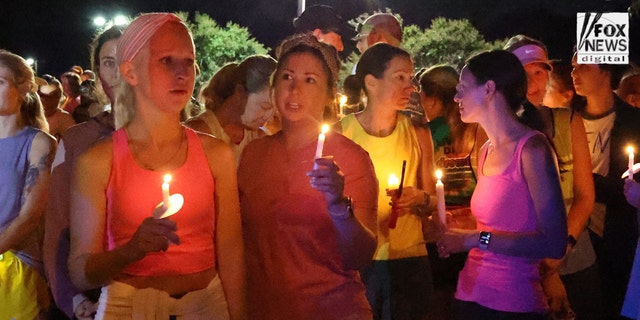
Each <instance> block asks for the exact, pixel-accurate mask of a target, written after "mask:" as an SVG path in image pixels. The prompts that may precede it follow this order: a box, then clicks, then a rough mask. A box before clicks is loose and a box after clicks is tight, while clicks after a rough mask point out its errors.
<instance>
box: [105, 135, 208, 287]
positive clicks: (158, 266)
mask: <svg viewBox="0 0 640 320" xmlns="http://www.w3.org/2000/svg"><path fill="white" fill-rule="evenodd" d="M183 130H185V134H186V136H187V142H188V147H187V148H188V154H187V159H186V161H185V163H184V164H183V165H182V166H181V167H179V168H177V169H175V170H173V171H171V172H156V171H150V170H146V169H143V168H142V167H140V165H139V164H138V163H137V162H136V161H135V159H134V158H133V154H132V153H131V150H130V149H129V143H128V139H127V134H126V132H125V131H124V129H119V130H117V131H116V132H114V133H113V137H112V139H113V163H112V166H111V176H110V177H109V183H108V185H107V190H106V193H107V227H106V234H105V247H106V248H107V249H108V250H112V249H114V248H116V247H119V246H122V245H124V244H125V243H127V242H128V241H129V239H131V237H132V236H133V234H134V233H135V232H136V230H137V229H138V226H140V224H141V223H142V220H144V219H145V218H146V217H149V216H151V214H152V212H153V209H154V208H155V207H156V206H157V205H158V204H159V203H160V202H162V182H163V176H164V175H165V174H167V173H170V174H171V175H172V180H171V184H170V192H171V194H175V193H179V194H182V196H183V197H184V205H183V207H182V209H181V210H180V211H178V212H177V213H176V214H174V215H173V216H171V217H170V219H171V220H173V221H175V222H176V223H177V225H178V230H177V232H176V234H177V235H178V237H179V238H180V244H179V245H174V244H171V245H169V249H168V250H167V251H166V252H151V253H149V254H147V256H145V257H144V258H143V259H142V260H139V261H136V262H134V263H132V264H130V265H129V266H127V267H126V268H125V269H124V271H123V273H125V274H128V275H133V276H172V275H180V274H188V273H195V272H200V271H204V270H207V269H209V268H212V267H214V266H215V252H214V247H215V246H214V239H215V237H214V224H215V207H214V198H213V197H214V181H213V176H212V175H211V171H210V168H209V164H208V162H207V157H206V155H205V153H204V150H203V148H202V144H201V142H200V139H199V138H198V136H197V134H196V133H195V132H194V131H193V130H190V129H188V128H184V129H183Z"/></svg>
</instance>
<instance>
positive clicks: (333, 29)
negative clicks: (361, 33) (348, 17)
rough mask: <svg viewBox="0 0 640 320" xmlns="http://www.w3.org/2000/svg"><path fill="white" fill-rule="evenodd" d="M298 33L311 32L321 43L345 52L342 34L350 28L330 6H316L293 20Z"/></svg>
mask: <svg viewBox="0 0 640 320" xmlns="http://www.w3.org/2000/svg"><path fill="white" fill-rule="evenodd" d="M293 26H294V27H295V31H296V33H305V32H311V33H313V35H314V36H315V37H316V39H318V41H320V42H324V43H326V44H329V45H331V46H333V47H334V48H336V50H337V51H338V52H342V50H344V44H343V43H342V34H343V33H345V32H346V31H347V30H348V29H349V28H348V27H347V25H346V23H345V22H344V20H343V19H342V17H341V16H340V15H339V14H338V12H336V10H335V9H333V8H332V7H330V6H326V5H314V6H310V7H308V8H307V9H306V10H305V11H304V12H302V14H300V16H299V17H297V18H295V19H293Z"/></svg>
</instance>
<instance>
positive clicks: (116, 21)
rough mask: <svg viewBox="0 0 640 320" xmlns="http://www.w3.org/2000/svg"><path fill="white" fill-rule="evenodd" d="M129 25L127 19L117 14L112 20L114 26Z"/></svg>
mask: <svg viewBox="0 0 640 320" xmlns="http://www.w3.org/2000/svg"><path fill="white" fill-rule="evenodd" d="M127 23H129V19H127V17H125V16H123V15H121V14H119V15H117V16H115V18H113V24H115V25H116V26H123V25H125V24H127Z"/></svg>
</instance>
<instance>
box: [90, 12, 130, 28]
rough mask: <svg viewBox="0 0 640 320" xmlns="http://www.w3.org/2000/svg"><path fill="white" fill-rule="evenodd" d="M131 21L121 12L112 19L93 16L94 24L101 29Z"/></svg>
mask: <svg viewBox="0 0 640 320" xmlns="http://www.w3.org/2000/svg"><path fill="white" fill-rule="evenodd" d="M127 23H129V19H128V18H127V17H126V16H124V15H121V14H118V15H115V16H114V17H113V18H112V19H109V20H107V18H105V17H103V16H96V17H95V18H93V24H94V25H95V26H96V28H98V29H99V30H101V31H102V30H105V29H109V28H111V26H114V25H115V26H123V25H126V24H127Z"/></svg>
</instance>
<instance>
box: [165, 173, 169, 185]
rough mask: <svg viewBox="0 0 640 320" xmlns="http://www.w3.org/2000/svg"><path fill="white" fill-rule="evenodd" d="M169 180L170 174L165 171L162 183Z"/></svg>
mask: <svg viewBox="0 0 640 320" xmlns="http://www.w3.org/2000/svg"><path fill="white" fill-rule="evenodd" d="M169 182H171V175H170V174H168V173H167V174H165V175H164V183H169Z"/></svg>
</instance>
